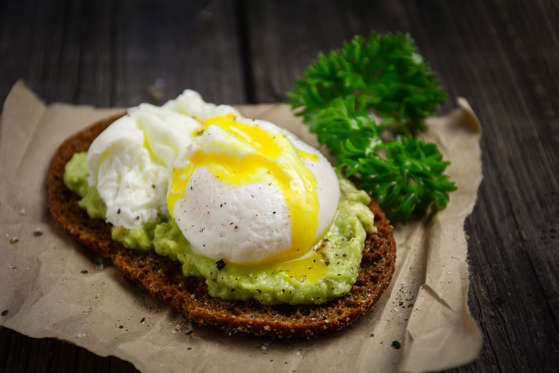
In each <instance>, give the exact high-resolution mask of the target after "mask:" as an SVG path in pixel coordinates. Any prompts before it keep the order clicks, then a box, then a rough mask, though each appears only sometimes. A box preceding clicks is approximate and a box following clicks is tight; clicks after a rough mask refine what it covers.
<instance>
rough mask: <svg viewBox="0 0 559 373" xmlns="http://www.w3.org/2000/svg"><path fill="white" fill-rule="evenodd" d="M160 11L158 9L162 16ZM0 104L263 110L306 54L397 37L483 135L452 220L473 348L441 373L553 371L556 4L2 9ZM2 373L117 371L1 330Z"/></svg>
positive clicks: (558, 135) (558, 293)
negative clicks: (466, 214) (469, 112)
mask: <svg viewBox="0 0 559 373" xmlns="http://www.w3.org/2000/svg"><path fill="white" fill-rule="evenodd" d="M171 3H173V4H172V6H171ZM0 20H1V21H0V30H1V31H0V51H1V56H2V58H1V60H0V71H1V74H0V99H1V100H2V101H3V100H4V98H5V97H6V95H7V93H8V91H9V89H10V87H11V86H12V84H13V83H14V82H15V81H16V80H17V79H18V78H23V79H25V81H26V82H27V83H28V84H29V86H30V87H31V88H32V89H33V90H35V91H36V92H37V93H38V94H39V95H40V96H41V97H43V98H45V99H46V100H47V102H53V101H63V102H69V103H74V104H94V105H98V106H115V105H120V106H130V105H136V104H138V103H140V102H144V101H150V102H156V103H157V102H161V101H164V100H166V99H169V98H172V97H175V96H176V95H177V94H179V93H180V92H181V91H182V90H183V89H184V88H186V87H189V88H192V89H195V90H198V91H200V92H201V93H202V94H203V95H204V96H205V98H207V99H208V100H209V101H213V102H219V103H230V104H241V103H260V102H277V101H281V100H283V99H284V98H285V92H286V91H287V90H289V89H290V88H291V87H292V85H293V83H294V81H295V80H296V79H297V78H298V77H299V76H301V74H302V73H303V71H304V69H305V67H306V66H307V65H308V64H309V63H310V62H311V61H312V60H313V59H314V58H315V56H316V55H317V53H318V51H320V50H329V49H331V48H337V47H339V46H340V45H341V43H342V41H343V40H347V39H349V38H351V37H352V36H353V35H355V34H368V33H369V31H370V30H376V31H378V32H387V31H406V32H409V33H410V34H411V35H412V36H413V37H414V38H415V40H416V42H417V44H418V45H419V48H420V50H421V52H422V54H423V55H424V56H425V57H426V58H427V59H428V60H429V61H430V63H431V65H432V67H433V69H434V70H435V71H436V73H437V75H438V77H439V78H440V80H441V82H442V85H443V86H444V89H445V90H446V91H447V92H448V93H449V96H450V100H449V101H448V102H447V103H446V104H445V105H444V106H443V108H442V111H445V110H448V109H450V108H451V107H453V106H455V99H456V97H458V96H464V97H466V98H467V99H468V100H469V101H470V103H471V105H472V106H473V108H474V110H475V111H476V112H477V114H478V116H479V119H480V120H481V123H482V126H483V137H482V149H483V171H484V172H483V174H484V181H483V183H482V185H481V188H480V190H479V200H478V203H477V205H476V207H475V209H474V212H473V214H472V215H471V217H470V218H469V219H468V221H467V225H466V228H467V232H468V234H469V237H470V239H469V253H470V256H469V258H470V269H471V273H472V274H471V280H472V282H471V288H470V294H469V296H470V297H469V304H470V308H471V310H472V313H473V315H474V317H475V319H476V320H478V322H479V325H480V326H481V328H482V330H483V334H484V342H485V343H484V347H483V350H482V352H481V355H480V357H479V359H478V360H477V361H475V362H474V363H472V364H470V365H468V366H465V367H461V368H458V369H456V371H468V372H470V371H471V372H477V371H492V372H512V371H533V372H540V371H558V370H559V275H558V274H559V254H558V249H559V176H558V175H559V118H558V113H559V41H558V40H559V26H558V24H559V3H558V2H555V1H547V2H546V1H531V2H524V1H518V2H517V1H497V2H490V1H442V0H441V1H393V0H386V1H378V2H372V1H362V2H355V1H352V2H341V1H340V2H333V1H321V2H305V1H300V2H295V1H268V2H263V1H212V2H200V1H185V0H181V1H165V2H159V3H156V2H155V1H154V2H148V1H83V0H80V1H66V2H62V1H59V2H57V1H53V2H50V3H47V2H46V1H27V0H26V1H5V2H4V3H3V4H1V5H0ZM0 346H1V347H0V370H2V371H6V372H65V371H68V372H76V371H79V372H132V371H135V369H134V367H133V366H132V365H131V364H129V363H127V362H124V361H121V360H119V359H117V358H100V357H97V356H95V355H93V354H91V353H89V352H88V351H86V350H84V349H82V348H79V347H75V346H72V345H70V344H66V343H63V342H59V341H56V340H53V339H44V340H35V339H31V338H28V337H24V336H22V335H20V334H18V333H15V332H12V331H9V330H6V329H0Z"/></svg>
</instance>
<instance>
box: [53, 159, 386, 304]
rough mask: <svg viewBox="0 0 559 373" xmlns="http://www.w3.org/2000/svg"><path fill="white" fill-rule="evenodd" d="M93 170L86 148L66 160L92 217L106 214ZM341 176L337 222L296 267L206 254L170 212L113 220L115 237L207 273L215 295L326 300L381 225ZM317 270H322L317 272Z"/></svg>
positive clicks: (346, 280)
mask: <svg viewBox="0 0 559 373" xmlns="http://www.w3.org/2000/svg"><path fill="white" fill-rule="evenodd" d="M87 176H88V172H87V166H86V153H77V154H74V156H73V157H72V159H71V160H70V161H69V162H68V163H67V164H66V168H65V173H64V183H65V184H66V186H67V187H68V188H69V189H70V190H72V191H73V192H75V193H77V194H78V195H80V196H81V197H82V199H81V200H80V202H79V205H80V207H81V208H83V209H85V210H86V211H87V213H88V214H89V216H90V217H91V218H101V219H104V218H105V211H106V207H105V204H104V202H103V200H102V199H101V197H100V196H99V194H98V193H97V190H96V189H95V188H94V187H89V186H88V184H87ZM338 179H339V182H340V189H341V198H340V202H339V205H338V210H337V213H336V217H335V219H334V222H333V224H332V225H331V226H330V228H329V230H328V231H327V233H326V234H325V235H324V237H323V238H322V240H321V241H320V242H319V243H318V244H317V245H316V246H315V247H314V248H313V250H312V251H311V252H310V253H309V255H311V254H312V258H310V259H309V260H308V261H305V262H304V263H305V268H302V269H301V266H300V265H299V269H298V270H296V271H295V272H296V273H295V272H294V271H292V270H290V269H289V268H290V267H289V265H290V264H283V265H280V266H278V265H268V266H259V267H256V268H254V267H249V266H243V265H238V264H233V263H226V262H223V261H216V260H215V259H211V258H208V257H205V256H203V255H201V254H199V253H197V252H196V251H195V250H194V249H193V248H192V246H191V245H190V243H189V242H188V241H187V240H186V238H185V237H184V236H183V235H182V233H181V231H180V229H179V228H178V226H177V225H176V224H175V222H174V221H172V219H171V220H169V218H166V219H162V220H160V221H154V222H148V223H146V224H144V225H143V226H141V227H139V228H136V229H132V230H129V229H126V228H123V227H114V226H113V227H112V238H113V239H114V240H117V241H120V242H122V244H123V245H124V246H125V247H128V248H130V249H136V250H140V251H146V252H148V251H150V250H154V251H155V253H156V254H158V255H164V256H167V257H169V258H171V259H173V260H178V261H179V262H180V263H181V264H182V271H183V274H184V275H185V276H202V277H204V278H205V280H206V284H207V285H208V291H209V293H210V295H211V296H214V297H219V298H222V299H231V300H247V299H250V298H252V299H256V300H257V301H259V302H260V303H262V304H277V303H289V304H311V303H312V304H320V303H324V302H326V301H328V300H330V299H333V298H337V297H340V296H342V295H344V294H346V293H347V292H348V291H349V290H350V289H351V287H352V286H353V284H354V283H355V281H356V279H357V275H358V273H359V266H360V263H361V255H362V249H363V246H364V243H365V237H366V235H367V232H371V233H372V232H375V231H376V228H375V226H374V225H373V223H374V215H373V213H372V212H371V210H370V209H369V208H368V204H369V202H370V198H369V196H368V195H367V193H365V192H364V191H361V190H358V189H357V188H355V186H354V185H353V184H352V183H351V182H350V181H349V180H347V179H345V178H343V177H338ZM313 263H314V264H313ZM307 265H308V267H307ZM293 268H295V267H293ZM318 268H320V271H317V270H318ZM307 270H308V273H305V271H307ZM316 273H319V274H320V275H319V276H318V277H317V275H316ZM307 275H308V276H307Z"/></svg>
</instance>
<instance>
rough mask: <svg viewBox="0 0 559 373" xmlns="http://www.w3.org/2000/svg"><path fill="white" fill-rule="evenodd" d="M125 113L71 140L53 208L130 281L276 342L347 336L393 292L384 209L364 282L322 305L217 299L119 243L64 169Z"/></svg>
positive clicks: (58, 161)
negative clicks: (346, 331)
mask: <svg viewBox="0 0 559 373" xmlns="http://www.w3.org/2000/svg"><path fill="white" fill-rule="evenodd" d="M121 116H122V114H120V115H117V116H113V117H110V118H107V119H105V120H101V121H99V122H97V123H95V124H93V125H91V126H90V127H88V128H86V129H85V130H83V131H81V132H79V133H77V134H75V135H73V136H71V137H69V138H68V139H67V140H66V141H64V142H63V143H62V144H61V145H60V147H59V148H58V150H57V151H56V153H55V155H54V157H53V159H52V161H51V164H50V168H49V175H48V206H49V210H50V212H51V214H52V216H53V218H54V219H55V220H56V221H57V222H58V224H59V225H60V226H61V227H62V228H63V229H64V230H66V231H67V232H69V233H70V234H71V235H72V236H73V237H74V238H76V239H77V240H78V241H79V242H80V243H81V244H82V245H84V246H86V247H87V248H89V249H91V250H93V251H94V252H96V253H97V254H99V255H101V256H103V257H104V258H107V259H109V260H110V261H112V263H113V264H114V265H115V267H116V268H118V270H119V271H120V272H122V274H123V275H124V276H126V277H127V278H129V279H130V280H132V281H134V282H136V283H137V284H139V285H140V286H141V287H143V288H144V289H146V290H147V291H148V292H149V293H150V294H152V295H154V296H156V297H157V298H159V299H161V300H163V301H164V302H166V303H168V304H170V305H171V306H172V307H173V308H174V309H175V310H176V311H178V312H180V313H182V314H183V315H184V316H185V317H186V318H187V319H190V320H192V321H193V322H195V323H198V324H202V325H213V326H216V327H218V328H221V329H222V330H224V331H225V332H226V333H228V334H235V333H246V334H252V335H257V336H270V337H275V338H291V337H306V338H310V337H313V336H317V335H321V334H325V333H328V332H332V331H336V330H341V329H343V328H345V327H347V326H348V325H349V324H350V323H351V322H353V321H354V320H356V319H357V318H359V317H360V316H362V315H364V314H365V313H367V312H368V311H369V310H370V309H371V308H372V307H373V305H374V304H375V303H376V302H377V301H378V300H379V298H380V296H381V295H382V294H383V292H384V291H385V290H386V288H387V287H388V285H389V283H390V279H391V278H392V274H393V273H394V265H395V261H396V243H395V241H394V235H393V232H392V226H391V225H390V223H389V222H388V220H387V219H386V217H385V215H384V213H383V212H382V210H381V209H380V207H379V206H378V205H377V204H376V202H374V201H372V202H371V204H370V208H371V210H372V211H373V212H374V213H375V225H376V227H377V229H378V232H377V233H374V234H368V235H367V238H366V241H365V246H364V248H363V259H362V261H361V268H360V272H359V276H358V278H357V282H356V283H355V284H354V285H353V287H352V288H351V291H350V292H349V293H348V294H346V295H345V296H343V297H341V298H338V299H334V300H332V301H329V302H327V303H324V304H321V305H299V306H291V305H287V304H285V305H274V306H265V305H262V304H260V303H258V302H256V301H244V302H242V301H228V300H223V299H219V298H214V297H211V296H209V294H208V291H207V287H206V284H205V283H204V279H201V278H196V277H185V276H183V274H182V272H181V266H180V263H178V262H176V261H172V260H170V259H168V258H165V257H162V256H158V255H156V254H153V253H143V252H140V251H137V250H130V249H127V248H125V247H124V246H122V244H120V243H119V242H116V241H113V240H111V226H110V224H108V223H105V222H104V221H103V220H101V219H91V218H89V216H88V215H87V213H86V212H85V211H84V210H83V209H81V208H80V207H79V206H78V201H79V199H80V197H79V196H78V195H76V194H74V193H73V192H72V191H70V190H69V189H68V188H67V187H66V186H65V185H64V181H63V176H64V166H65V165H66V163H67V162H68V161H69V160H70V158H72V155H73V154H74V153H77V152H84V151H87V149H88V148H89V145H90V144H91V142H92V141H93V140H94V139H95V138H96V137H97V135H99V134H100V133H101V132H102V131H103V130H104V129H105V128H106V127H107V126H108V125H110V124H111V123H112V122H113V121H115V120H116V119H118V118H119V117H121Z"/></svg>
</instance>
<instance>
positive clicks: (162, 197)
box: [87, 90, 340, 263]
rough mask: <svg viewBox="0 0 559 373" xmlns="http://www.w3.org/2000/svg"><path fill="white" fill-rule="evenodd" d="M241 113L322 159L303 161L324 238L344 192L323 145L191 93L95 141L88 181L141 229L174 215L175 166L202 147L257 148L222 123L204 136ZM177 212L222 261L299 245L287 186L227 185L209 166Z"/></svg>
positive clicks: (241, 152) (123, 221) (242, 151)
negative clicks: (213, 122) (170, 200)
mask: <svg viewBox="0 0 559 373" xmlns="http://www.w3.org/2000/svg"><path fill="white" fill-rule="evenodd" d="M229 113H230V114H233V115H235V116H236V117H237V121H239V122H242V123H246V124H249V125H253V126H257V127H259V128H261V129H264V130H266V131H268V132H270V133H279V134H282V135H284V136H286V137H287V138H288V139H289V140H290V142H291V144H292V145H293V146H294V147H295V148H296V149H298V150H301V151H303V152H306V153H311V154H314V155H315V156H316V159H314V160H311V159H307V158H302V161H303V163H304V164H305V166H306V167H308V169H309V170H310V171H311V172H312V174H313V175H314V177H315V179H316V193H317V198H318V202H319V211H318V227H317V231H316V233H315V239H318V238H319V237H320V236H322V234H323V233H324V232H325V231H326V230H327V229H328V228H329V226H330V224H331V223H332V221H333V219H334V216H335V213H336V209H337V205H338V200H339V197H340V189H339V184H338V179H337V176H336V174H335V172H334V170H333V168H332V166H331V165H330V163H329V162H328V160H327V159H326V158H325V157H324V156H323V155H322V154H321V153H320V152H319V151H318V150H316V149H314V148H312V147H311V146H309V145H307V144H305V143H304V142H302V141H301V140H299V139H298V138H297V137H296V136H295V135H293V134H291V133H290V132H288V131H286V130H284V129H281V128H279V127H277V126H276V125H274V124H272V123H270V122H266V121H261V120H251V119H247V118H243V117H242V116H241V115H240V114H239V112H238V111H237V110H235V109H234V108H232V107H230V106H226V105H219V106H216V105H214V104H211V103H206V102H204V101H203V100H202V98H201V97H200V95H199V94H198V93H196V92H194V91H191V90H186V91H185V92H184V93H183V94H182V95H180V96H179V97H177V98H176V99H175V100H172V101H169V102H167V103H166V104H165V105H164V106H163V107H156V106H153V105H148V104H142V105H140V106H138V107H136V108H132V109H130V110H128V114H127V115H126V116H124V117H122V118H121V119H119V120H117V121H115V122H114V123H113V124H112V125H111V126H109V127H108V128H107V129H106V130H105V131H104V132H103V133H102V134H100V135H99V136H98V137H97V139H96V140H95V141H94V142H93V143H92V144H91V147H90V149H89V152H88V156H87V167H88V171H89V179H88V183H89V185H90V186H95V187H96V188H97V190H98V192H99V194H100V196H101V198H102V199H103V201H104V202H105V204H106V205H107V213H106V218H107V221H108V222H110V223H111V224H113V225H115V226H121V227H125V228H128V229H134V228H136V227H139V226H141V225H142V224H144V223H146V222H148V221H153V220H157V219H158V218H159V217H161V216H168V215H169V212H168V210H167V193H168V190H169V187H170V185H169V184H170V179H171V174H172V171H173V168H174V167H179V168H180V167H184V166H185V164H187V163H188V158H189V156H191V155H192V154H194V153H195V152H196V151H198V150H200V149H202V150H204V151H207V152H211V153H219V152H225V153H228V154H231V155H234V156H236V157H239V158H242V157H244V156H246V155H247V154H251V153H254V152H255V149H253V148H252V147H251V146H250V145H248V144H247V143H244V142H243V141H240V140H239V139H238V138H236V137H235V136H232V135H230V134H229V133H227V132H225V131H224V130H222V129H220V128H219V127H217V126H209V127H208V128H207V129H206V130H205V131H204V132H203V134H202V135H201V136H197V135H198V134H199V133H200V132H201V129H202V125H201V122H203V121H205V120H208V119H210V118H214V117H219V116H223V115H225V114H229ZM173 210H174V211H173V217H174V219H175V222H176V223H177V225H178V226H179V228H180V230H181V232H182V233H183V235H184V236H185V238H186V239H187V240H188V241H189V242H190V243H191V244H192V247H193V249H194V250H196V251H197V252H199V253H200V254H202V255H205V256H207V257H210V258H214V259H216V260H219V259H225V260H228V261H230V262H233V263H253V262H258V261H262V260H265V259H266V258H270V257H273V256H274V255H277V254H280V253H282V252H284V251H287V250H289V249H290V247H291V243H292V237H291V232H292V230H291V228H292V227H291V218H290V216H289V211H288V207H287V204H286V201H285V199H284V196H283V195H282V192H281V190H279V189H278V188H276V187H275V186H274V185H272V183H268V182H264V183H253V184H246V185H241V186H236V187H235V186H231V185H227V184H225V183H223V182H221V181H220V180H217V178H216V177H215V176H214V175H213V174H212V173H211V172H209V171H208V169H207V168H206V167H200V168H197V169H196V170H195V171H194V173H193V174H192V176H191V178H190V180H189V182H188V185H187V190H186V192H185V195H184V198H183V199H181V200H179V201H178V202H177V203H176V204H175V207H174V209H173Z"/></svg>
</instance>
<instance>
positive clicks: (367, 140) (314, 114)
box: [288, 33, 456, 223]
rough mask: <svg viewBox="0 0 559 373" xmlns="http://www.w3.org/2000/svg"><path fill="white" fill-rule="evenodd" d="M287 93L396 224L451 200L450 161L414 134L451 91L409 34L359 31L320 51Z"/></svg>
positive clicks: (321, 139)
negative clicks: (365, 34)
mask: <svg viewBox="0 0 559 373" xmlns="http://www.w3.org/2000/svg"><path fill="white" fill-rule="evenodd" d="M288 97H289V98H290V101H289V104H290V105H291V106H292V107H293V109H295V110H297V115H300V116H302V117H303V121H304V122H305V123H306V124H307V125H309V127H310V130H311V132H313V133H315V134H316V135H317V137H318V141H319V142H320V143H321V144H323V145H326V146H327V147H328V148H329V150H330V152H331V154H332V155H333V156H335V157H336V159H337V165H336V166H337V168H338V169H339V170H340V171H341V172H342V173H343V174H344V175H345V176H347V177H351V178H353V179H354V180H356V181H357V182H358V183H359V185H360V187H361V188H362V189H365V190H367V191H369V192H370V193H371V194H372V195H373V197H374V198H375V200H376V201H377V202H378V203H379V204H380V206H381V207H382V208H383V210H384V211H385V212H386V214H387V215H388V217H389V218H390V220H391V221H392V222H393V223H397V222H407V221H408V220H409V219H410V218H412V217H413V216H417V215H421V214H424V213H425V212H426V211H427V209H428V208H429V207H430V206H433V207H435V208H444V207H445V206H446V204H447V203H448V193H449V192H451V191H453V190H455V189H456V186H455V184H454V183H453V182H451V181H449V179H448V176H447V175H445V174H444V170H445V168H446V167H447V166H448V164H449V162H445V161H444V160H443V158H442V155H441V153H440V152H439V150H438V148H437V146H436V145H435V144H430V143H426V142H424V141H421V140H419V139H417V138H416V137H415V136H416V135H417V134H418V133H420V132H421V131H424V130H425V129H426V126H425V122H424V120H425V118H427V117H428V116H430V115H432V114H433V113H434V112H435V110H436V108H437V107H438V105H439V104H440V103H442V102H444V100H446V94H445V93H444V92H443V91H442V90H440V89H439V83H438V81H437V79H436V78H435V75H434V74H433V72H432V71H431V69H430V68H429V66H428V65H427V63H426V62H425V61H424V60H423V58H422V57H421V56H420V55H419V54H417V53H416V47H415V44H414V42H413V40H412V39H411V37H410V36H409V35H404V34H386V35H378V34H376V33H371V35H370V36H369V38H368V39H367V40H366V39H365V38H363V37H361V36H356V37H354V38H353V40H351V41H350V42H347V43H345V44H344V46H343V48H342V49H341V50H339V51H332V52H330V53H329V54H328V55H324V54H322V53H321V54H319V56H318V60H317V61H316V62H314V63H313V64H312V65H311V66H310V67H309V68H308V69H307V70H306V72H305V74H304V76H303V77H302V78H301V79H300V80H298V81H297V82H296V87H295V89H294V90H293V91H291V92H289V93H288Z"/></svg>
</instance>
